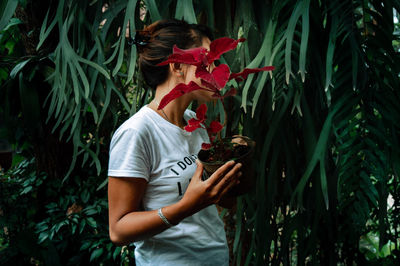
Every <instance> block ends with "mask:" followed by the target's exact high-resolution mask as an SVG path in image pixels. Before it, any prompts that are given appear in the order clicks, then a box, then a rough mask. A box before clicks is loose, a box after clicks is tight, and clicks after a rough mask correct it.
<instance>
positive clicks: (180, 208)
mask: <svg viewBox="0 0 400 266" xmlns="http://www.w3.org/2000/svg"><path fill="white" fill-rule="evenodd" d="M162 213H163V215H164V216H165V218H166V219H167V220H168V221H169V222H170V223H171V224H172V225H177V224H178V223H180V222H181V221H182V220H183V219H184V218H186V217H188V216H190V215H191V212H190V211H188V210H186V208H185V206H184V204H183V203H182V202H181V201H180V202H177V203H175V204H172V205H169V206H166V207H163V208H162ZM168 228H169V226H168V225H167V224H166V223H165V222H164V221H163V220H162V219H161V218H160V216H159V215H158V210H152V211H135V212H130V213H127V214H126V215H124V216H122V217H121V218H120V219H119V220H118V221H117V222H116V223H114V226H113V227H112V228H110V238H111V241H112V242H114V243H115V244H117V245H125V244H129V243H131V242H134V241H140V240H142V239H146V238H149V237H151V236H154V235H156V234H159V233H161V232H163V231H164V230H166V229H168Z"/></svg>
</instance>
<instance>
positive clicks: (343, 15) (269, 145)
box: [0, 0, 400, 265]
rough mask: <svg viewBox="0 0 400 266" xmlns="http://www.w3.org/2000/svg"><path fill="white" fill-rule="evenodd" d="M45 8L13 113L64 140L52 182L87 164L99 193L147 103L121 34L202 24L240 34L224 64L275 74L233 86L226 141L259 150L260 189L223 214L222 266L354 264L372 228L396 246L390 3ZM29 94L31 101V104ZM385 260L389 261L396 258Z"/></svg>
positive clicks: (23, 62) (394, 32)
mask: <svg viewBox="0 0 400 266" xmlns="http://www.w3.org/2000/svg"><path fill="white" fill-rule="evenodd" d="M17 2H18V1H11V0H9V1H6V2H5V3H4V4H2V5H4V7H5V9H4V11H3V14H2V19H1V21H0V25H1V27H2V28H3V27H5V26H6V25H8V23H9V19H10V18H11V17H12V14H13V13H14V10H15V9H16V8H17V5H20V6H22V7H24V5H25V6H26V5H28V6H29V1H27V2H28V4H26V3H23V1H21V2H18V4H16V3H17ZM49 3H50V4H49V5H48V6H49V9H48V10H46V13H45V14H43V15H42V16H41V17H40V19H41V20H40V22H41V24H40V29H39V28H38V29H37V31H38V38H37V43H36V44H37V45H36V51H37V52H36V53H35V54H29V55H26V56H25V57H21V58H20V59H14V61H13V63H14V65H13V67H12V68H10V69H9V70H10V72H11V75H10V77H9V78H10V79H15V80H18V82H19V88H20V91H21V93H20V97H21V104H22V106H26V107H22V109H21V110H22V114H23V116H27V113H30V114H34V113H35V112H33V111H32V108H40V112H41V114H42V118H41V119H43V117H44V118H45V120H46V121H47V124H46V125H51V127H52V132H53V134H56V135H57V137H58V138H59V140H60V141H63V142H67V143H71V157H72V160H71V161H70V162H68V167H67V169H66V170H65V173H64V174H63V176H62V181H63V182H68V179H69V178H71V176H74V175H81V174H82V169H83V168H91V169H93V170H95V172H96V175H97V179H98V180H99V181H98V185H99V186H98V189H99V190H102V189H104V188H105V185H106V183H105V182H106V168H107V151H108V143H109V140H110V137H111V135H112V132H113V130H115V129H116V127H117V126H118V125H119V124H121V123H122V122H123V121H124V120H125V119H126V118H127V117H129V116H130V115H132V114H133V113H135V112H136V111H137V110H138V108H140V107H141V106H143V105H144V104H146V103H147V102H148V101H149V99H151V97H152V94H151V92H150V91H149V90H148V89H147V88H146V86H145V84H143V81H142V79H141V77H140V74H139V72H138V69H137V66H136V58H137V52H136V49H135V47H130V46H128V45H127V42H126V39H125V37H126V36H125V35H126V34H128V33H129V32H134V31H135V30H136V29H142V28H143V25H144V24H150V23H151V22H153V21H156V20H158V19H160V18H172V17H175V18H178V19H181V18H183V19H185V20H187V21H189V22H193V23H195V22H198V23H204V24H207V25H208V26H210V27H211V28H212V29H213V30H214V31H215V33H216V37H220V36H229V37H233V38H239V37H244V38H246V39H247V41H246V42H245V43H243V44H241V45H240V46H239V47H238V49H236V50H235V51H234V52H230V53H228V54H226V56H225V57H224V60H225V61H226V62H227V63H228V64H229V65H230V66H231V68H232V70H233V71H237V70H239V69H242V68H244V67H261V66H264V65H274V66H275V67H276V70H275V71H273V72H272V74H271V75H269V74H267V73H264V74H258V75H250V76H249V78H248V79H247V81H246V82H244V83H243V84H239V85H238V84H236V83H234V82H232V85H233V86H238V88H239V92H240V93H239V95H238V96H237V97H235V98H233V99H228V100H227V106H228V108H229V120H230V121H229V128H228V129H227V134H230V133H241V134H244V135H247V136H250V137H252V138H253V139H254V140H255V141H256V142H257V147H258V149H257V151H256V157H255V160H254V167H255V169H256V173H257V185H256V186H255V188H254V191H253V193H250V194H248V195H246V196H243V197H241V198H239V199H238V205H237V209H236V213H235V214H233V213H232V212H228V214H229V213H230V215H231V216H229V215H228V216H227V217H226V219H228V220H232V221H233V222H234V223H236V227H235V229H234V231H233V232H232V234H231V238H232V239H231V241H232V250H233V254H232V263H233V264H237V265H242V264H245V265H265V264H279V263H283V264H291V263H296V262H297V263H299V264H304V263H306V262H311V263H314V264H336V263H339V262H342V263H344V262H345V263H346V264H347V263H349V264H350V263H353V262H356V263H362V262H364V261H365V260H366V257H365V256H364V255H363V253H362V251H361V250H360V249H359V239H360V237H361V236H364V235H366V234H367V233H368V232H375V233H376V232H378V233H379V246H380V247H382V246H384V245H385V244H386V243H388V241H389V240H390V241H392V243H397V242H396V241H397V239H399V235H398V231H399V229H400V228H399V219H398V218H399V208H400V196H399V193H400V192H399V191H400V186H399V181H398V174H399V170H400V154H399V151H400V147H399V125H398V124H399V123H398V122H399V121H400V108H399V104H398V102H399V100H400V99H399V98H400V97H399V96H400V93H399V87H400V86H399V85H400V84H399V74H400V69H399V65H400V57H399V49H400V45H399V24H398V22H397V23H394V17H397V19H398V18H399V15H398V14H399V12H400V5H399V4H398V2H397V1H374V0H371V1H359V0H353V1H350V0H345V1H338V0H337V1H311V0H299V1H290V0H280V1H275V0H271V1H261V0H253V1H227V0H223V1H212V0H205V1H196V0H194V1H191V0H189V1H184V0H177V1H173V0H166V1H155V0H147V1H146V0H145V1H138V0H129V1H122V0H120V1H118V0H117V1H96V0H95V1H90V2H87V1H76V0H62V1H58V2H51V1H50V2H49ZM42 13H43V12H42ZM10 14H11V15H10ZM397 21H398V20H397ZM124 29H127V31H125V30H124ZM128 29H129V30H128ZM125 33H126V34H125ZM32 71H34V72H35V71H36V72H38V73H41V75H43V76H44V81H45V82H46V83H47V84H50V87H49V89H48V91H46V92H41V93H40V94H43V93H44V94H45V95H46V97H45V99H44V100H43V98H41V97H39V98H38V97H37V96H35V95H33V94H32V88H31V89H30V93H25V92H24V91H25V90H27V86H26V83H27V82H29V80H30V79H29V78H30V76H29V75H31V76H32V75H34V74H30V73H33V72H32ZM36 72H35V73H36ZM2 88H3V87H2ZM2 90H3V89H2ZM35 97H36V98H35ZM31 99H40V100H41V105H40V107H34V105H32V103H33V102H32V101H31ZM28 103H30V104H31V105H32V106H30V107H29V106H27V105H26V104H28ZM10 108H11V107H10ZM27 108H28V109H27ZM29 108H30V109H29ZM2 110H3V113H7V112H6V111H7V110H5V109H4V108H3V109H2ZM24 110H31V111H29V112H28V111H24ZM214 111H215V115H217V114H218V113H220V112H221V108H218V107H217V108H214ZM35 120H36V121H38V120H40V118H37V116H36V117H35V116H34V115H33V118H31V119H29V121H35ZM389 196H390V197H393V199H394V204H393V206H391V207H390V208H388V207H387V199H388V197H389ZM396 217H397V218H396ZM395 250H397V251H398V250H399V246H398V244H396V245H395ZM96 252H97V253H99V252H100V251H96ZM385 254H389V255H387V256H392V257H393V258H394V259H395V258H397V259H398V258H399V255H398V252H397V253H396V251H393V252H389V253H385ZM396 254H397V255H396ZM396 256H397V257H396ZM368 258H371V256H369V257H368Z"/></svg>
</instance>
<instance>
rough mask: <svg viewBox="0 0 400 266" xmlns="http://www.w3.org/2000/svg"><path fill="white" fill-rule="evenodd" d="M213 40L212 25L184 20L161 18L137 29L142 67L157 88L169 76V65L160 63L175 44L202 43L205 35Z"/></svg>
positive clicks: (180, 46) (186, 47)
mask: <svg viewBox="0 0 400 266" xmlns="http://www.w3.org/2000/svg"><path fill="white" fill-rule="evenodd" d="M204 37H207V38H209V39H210V40H213V36H212V32H211V30H210V28H208V27H207V26H204V25H199V24H189V23H187V22H186V21H184V20H176V19H167V20H159V21H156V22H154V23H153V24H151V25H149V26H147V27H145V28H144V29H143V30H141V31H137V32H136V36H135V42H134V43H135V44H136V46H137V48H138V52H139V68H140V70H141V71H142V73H143V76H144V80H145V82H146V83H147V84H148V85H149V86H150V87H151V88H153V89H155V88H156V87H157V86H158V85H159V84H161V83H163V82H164V81H165V80H166V79H167V77H168V71H169V66H168V65H166V66H157V64H158V63H161V62H163V61H165V60H166V59H167V58H168V56H169V55H170V54H172V48H173V46H174V45H176V46H178V47H179V48H181V49H188V48H192V47H199V46H201V45H202V41H203V38H204Z"/></svg>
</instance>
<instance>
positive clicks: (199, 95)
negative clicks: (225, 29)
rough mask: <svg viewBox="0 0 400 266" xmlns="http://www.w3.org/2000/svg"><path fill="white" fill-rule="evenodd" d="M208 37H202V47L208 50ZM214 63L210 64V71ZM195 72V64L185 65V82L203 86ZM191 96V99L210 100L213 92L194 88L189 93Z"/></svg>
mask: <svg viewBox="0 0 400 266" xmlns="http://www.w3.org/2000/svg"><path fill="white" fill-rule="evenodd" d="M210 43H211V41H210V39H208V38H207V37H205V38H203V43H202V47H204V48H206V49H207V50H210ZM214 67H215V66H214V63H213V64H212V65H211V66H210V71H212V70H213V69H214ZM195 72H196V66H193V65H187V69H186V72H185V81H184V82H185V84H189V82H190V81H194V82H196V83H197V85H199V86H200V87H203V88H204V86H202V85H201V80H200V78H196V75H195ZM190 94H191V95H192V96H193V100H199V101H207V102H208V101H211V100H213V97H212V95H213V94H214V93H213V92H210V91H206V90H195V91H193V92H191V93H190Z"/></svg>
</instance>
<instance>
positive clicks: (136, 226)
mask: <svg viewBox="0 0 400 266" xmlns="http://www.w3.org/2000/svg"><path fill="white" fill-rule="evenodd" d="M240 167H241V164H236V165H235V163H234V162H233V161H231V162H228V163H226V164H225V165H223V166H221V167H220V168H219V169H218V170H217V171H216V172H215V173H214V174H213V175H211V177H210V178H209V179H207V180H205V181H202V180H201V176H202V173H203V165H202V164H201V163H198V164H197V169H196V172H195V174H194V175H193V178H192V180H191V182H190V184H189V186H188V188H187V190H186V192H185V194H184V196H183V198H182V199H181V200H180V201H179V202H177V203H175V204H172V205H169V206H165V207H163V208H162V212H163V214H164V216H165V217H166V218H167V220H168V221H169V222H170V223H172V224H174V225H175V224H178V223H179V222H180V221H182V220H183V219H184V218H186V217H188V216H191V215H192V214H194V213H196V212H198V211H200V210H201V209H203V208H205V207H207V206H209V205H211V204H215V203H218V202H219V201H220V199H221V198H222V197H223V196H224V195H225V194H226V193H227V191H228V190H229V189H230V188H231V187H232V186H233V185H235V184H236V182H237V178H238V176H240V174H241V173H240V172H239V169H240ZM146 186H147V181H146V180H144V179H142V178H120V177H118V178H116V177H109V182H108V203H109V229H110V239H111V241H112V242H114V243H115V244H117V245H124V244H128V243H131V242H133V241H138V240H141V239H145V238H148V237H151V236H153V235H156V234H159V233H161V232H162V231H164V230H165V229H167V228H168V226H167V225H166V224H165V223H164V222H163V220H161V218H160V217H159V216H158V213H157V210H153V211H140V204H141V201H142V198H143V195H144V191H145V189H146Z"/></svg>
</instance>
